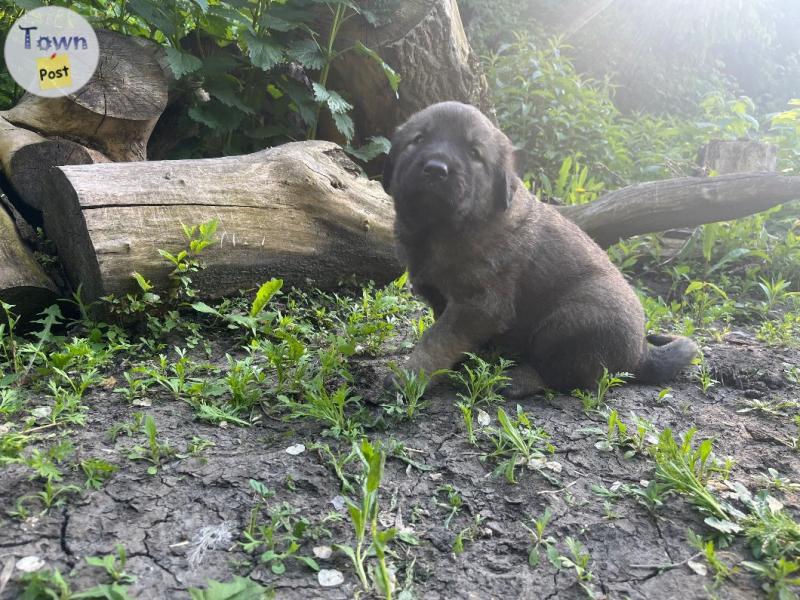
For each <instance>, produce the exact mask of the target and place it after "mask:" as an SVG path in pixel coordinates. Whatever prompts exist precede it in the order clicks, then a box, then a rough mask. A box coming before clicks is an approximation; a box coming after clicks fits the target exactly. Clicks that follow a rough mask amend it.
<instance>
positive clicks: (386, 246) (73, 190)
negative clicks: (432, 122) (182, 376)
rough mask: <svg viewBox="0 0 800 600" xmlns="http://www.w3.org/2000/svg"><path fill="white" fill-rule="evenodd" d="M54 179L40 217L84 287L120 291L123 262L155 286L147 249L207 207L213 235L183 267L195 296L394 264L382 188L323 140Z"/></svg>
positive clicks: (158, 267)
mask: <svg viewBox="0 0 800 600" xmlns="http://www.w3.org/2000/svg"><path fill="white" fill-rule="evenodd" d="M53 180H54V181H53V186H54V190H55V191H56V194H55V197H54V200H55V202H54V203H52V204H48V205H47V207H46V208H45V212H44V224H45V229H46V231H47V234H48V236H49V237H50V238H51V239H52V240H53V241H54V242H55V244H56V247H57V248H58V253H59V255H60V257H61V261H62V264H63V265H64V268H65V270H66V272H67V275H68V276H69V278H70V280H71V282H72V283H73V285H77V284H78V283H82V284H83V291H84V292H85V297H86V298H89V299H94V298H97V297H99V296H102V295H106V294H112V293H113V294H117V295H119V294H123V293H125V292H128V291H131V289H133V286H132V283H133V280H132V278H131V274H132V273H133V272H134V271H137V272H139V273H141V274H142V275H143V276H145V277H146V278H148V279H151V280H152V281H153V282H154V283H155V284H156V285H157V286H158V287H160V288H163V287H164V286H165V285H166V284H167V274H168V272H169V271H170V268H169V264H168V263H167V262H166V261H165V260H164V259H162V258H161V257H160V256H159V254H158V249H164V250H168V251H170V252H176V251H178V250H180V249H182V248H185V247H186V245H187V243H186V241H185V239H184V235H183V229H182V225H184V224H185V225H194V224H198V223H202V222H205V221H209V220H211V219H217V220H218V221H219V227H218V229H217V239H218V242H217V243H216V244H215V245H212V246H210V247H209V248H207V249H206V250H204V251H203V253H202V257H201V258H202V261H203V262H204V263H205V265H206V268H205V269H204V270H202V271H201V272H200V273H198V274H197V275H195V276H194V277H193V281H194V284H195V286H196V287H197V288H198V290H199V291H200V292H201V294H202V295H203V296H205V297H221V296H224V295H229V294H233V293H236V291H237V290H239V289H246V288H252V287H254V286H257V285H258V284H260V283H261V282H263V281H265V280H267V279H269V278H271V277H282V278H283V279H284V280H285V281H286V282H287V284H290V285H300V286H304V287H308V286H309V285H313V286H317V287H321V288H327V289H332V288H336V287H337V285H338V284H339V282H340V281H341V280H342V279H344V278H346V277H348V276H349V275H355V276H356V277H358V278H359V279H362V280H363V279H374V280H375V281H376V282H380V283H385V282H387V281H388V280H390V279H391V278H393V277H396V276H397V275H399V274H400V272H401V268H400V265H399V264H398V263H397V260H396V258H395V255H394V247H393V240H392V235H393V233H392V223H393V209H392V203H391V200H390V199H389V197H388V196H386V194H385V193H384V192H383V189H382V188H381V186H380V184H378V183H375V182H371V181H369V180H367V179H365V178H364V177H361V176H360V171H359V169H358V168H357V167H356V166H355V165H354V164H353V163H352V162H351V161H350V160H349V159H348V158H347V156H346V155H345V154H344V152H343V151H342V150H341V148H339V147H338V146H336V145H335V144H332V143H330V142H298V143H294V144H287V145H285V146H279V147H276V148H272V149H269V150H264V151H261V152H256V153H254V154H249V155H246V156H231V157H223V158H214V159H204V160H175V161H153V162H138V163H107V164H95V165H81V166H67V167H60V168H57V169H55V170H54V177H53Z"/></svg>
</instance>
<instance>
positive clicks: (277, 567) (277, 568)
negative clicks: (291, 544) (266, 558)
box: [262, 557, 286, 575]
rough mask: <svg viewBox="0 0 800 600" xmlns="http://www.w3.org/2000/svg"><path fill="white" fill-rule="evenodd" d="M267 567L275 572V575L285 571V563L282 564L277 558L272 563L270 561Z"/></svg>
mask: <svg viewBox="0 0 800 600" xmlns="http://www.w3.org/2000/svg"><path fill="white" fill-rule="evenodd" d="M262 559H263V557H262ZM269 568H270V569H272V572H273V573H275V575H283V574H284V573H285V572H286V565H285V564H283V563H282V562H281V561H279V560H278V561H275V562H273V563H272V564H271V565H270V566H269Z"/></svg>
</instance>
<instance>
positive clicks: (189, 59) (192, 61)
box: [164, 47, 203, 79]
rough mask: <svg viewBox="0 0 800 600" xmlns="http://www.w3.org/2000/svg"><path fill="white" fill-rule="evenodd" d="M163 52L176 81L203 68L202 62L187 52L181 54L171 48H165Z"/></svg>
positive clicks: (179, 51)
mask: <svg viewBox="0 0 800 600" xmlns="http://www.w3.org/2000/svg"><path fill="white" fill-rule="evenodd" d="M164 50H165V52H166V54H167V62H168V63H169V68H170V69H172V72H173V73H174V74H175V77H177V78H178V79H180V78H181V77H183V76H184V75H188V74H189V73H194V72H195V71H197V69H199V68H200V67H202V66H203V61H201V60H200V59H199V58H197V57H196V56H193V55H191V54H189V53H188V52H183V51H181V50H178V49H177V48H171V47H167V48H165V49H164Z"/></svg>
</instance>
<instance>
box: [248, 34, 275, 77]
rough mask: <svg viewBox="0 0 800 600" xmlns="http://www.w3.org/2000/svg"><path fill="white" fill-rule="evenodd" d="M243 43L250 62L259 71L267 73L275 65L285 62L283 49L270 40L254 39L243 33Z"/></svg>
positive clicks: (253, 36) (252, 36) (252, 35)
mask: <svg viewBox="0 0 800 600" xmlns="http://www.w3.org/2000/svg"><path fill="white" fill-rule="evenodd" d="M242 37H243V38H244V42H245V43H246V44H247V51H248V55H249V56H250V61H251V62H252V63H253V64H254V65H255V66H256V67H258V68H259V69H262V70H264V71H269V70H270V69H271V68H273V67H274V66H275V65H277V64H280V63H282V62H285V60H286V57H285V56H284V54H283V52H284V48H283V46H280V45H279V44H276V43H275V42H273V41H272V40H269V39H263V38H259V37H256V36H255V35H254V34H253V33H251V32H249V31H245V32H244V35H243V36H242Z"/></svg>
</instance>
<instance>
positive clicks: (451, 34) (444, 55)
mask: <svg viewBox="0 0 800 600" xmlns="http://www.w3.org/2000/svg"><path fill="white" fill-rule="evenodd" d="M316 27H317V31H320V32H321V33H322V34H323V38H324V37H325V36H326V35H327V33H328V31H329V30H330V23H329V22H326V21H322V22H320V23H319V24H318V25H317V26H316ZM356 42H362V43H363V44H364V45H365V46H367V47H368V48H371V49H372V50H374V51H375V52H377V53H378V54H379V55H380V56H381V58H382V59H383V60H384V62H386V63H387V64H388V65H389V66H391V67H392V68H393V69H394V70H395V71H397V72H398V73H399V74H400V76H401V77H402V80H401V81H400V88H399V91H398V95H399V97H398V96H395V93H394V92H393V91H392V89H391V88H390V87H389V84H388V82H387V80H386V76H385V75H384V73H383V71H382V69H381V68H380V66H379V65H378V64H377V63H376V62H375V61H374V60H372V59H371V58H369V57H366V56H363V55H362V54H359V53H358V52H356V51H353V50H350V51H347V52H346V53H344V54H342V55H340V57H339V58H337V59H336V60H335V61H334V62H333V63H332V65H331V73H330V79H329V86H330V87H333V88H334V89H344V90H347V92H346V96H347V98H348V100H349V101H350V102H351V103H352V104H353V106H354V107H355V110H354V111H353V112H352V114H353V116H354V120H355V128H356V138H355V139H354V141H353V144H354V145H358V144H359V143H361V142H363V141H365V139H366V138H368V137H370V136H374V135H384V136H386V137H391V135H392V133H393V131H394V129H395V127H397V126H398V125H400V124H401V123H402V122H404V121H405V120H406V119H407V118H408V117H409V116H411V115H412V114H413V113H415V112H417V111H418V110H421V109H423V108H425V107H426V106H428V105H430V104H434V103H436V102H441V101H443V100H459V101H461V102H466V103H469V104H473V105H475V106H477V107H478V108H480V109H481V110H482V111H483V112H485V113H487V114H491V103H490V101H489V92H488V85H487V83H486V79H485V77H484V76H483V74H482V72H481V68H480V62H479V60H478V57H477V56H476V55H475V53H474V52H473V51H472V49H471V48H470V46H469V42H468V41H467V36H466V34H465V33H464V27H463V25H462V24H461V17H460V15H459V12H458V4H457V3H456V0H434V1H431V0H407V1H404V2H402V3H400V4H399V8H398V9H397V11H396V12H395V13H394V14H393V15H392V17H391V19H390V21H389V23H387V24H386V25H383V26H380V27H377V28H376V27H373V26H372V25H369V24H368V23H367V22H366V21H365V20H364V19H363V18H361V17H354V18H352V19H351V20H349V21H348V22H347V23H346V24H345V25H344V26H343V27H342V29H341V31H340V32H339V35H338V37H337V39H336V47H337V48H342V49H344V48H351V47H352V46H353V45H354V44H355V43H356ZM321 127H323V129H324V131H321V134H322V135H323V136H325V137H328V138H329V139H339V136H337V134H336V132H335V131H334V130H333V129H332V125H331V124H327V125H326V124H325V123H322V124H321Z"/></svg>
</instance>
